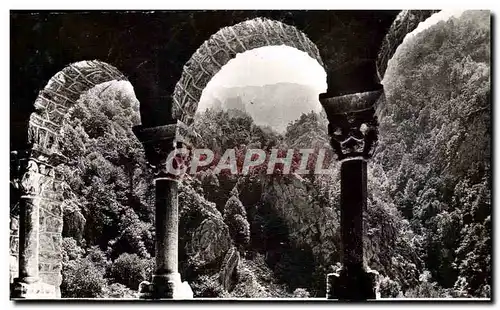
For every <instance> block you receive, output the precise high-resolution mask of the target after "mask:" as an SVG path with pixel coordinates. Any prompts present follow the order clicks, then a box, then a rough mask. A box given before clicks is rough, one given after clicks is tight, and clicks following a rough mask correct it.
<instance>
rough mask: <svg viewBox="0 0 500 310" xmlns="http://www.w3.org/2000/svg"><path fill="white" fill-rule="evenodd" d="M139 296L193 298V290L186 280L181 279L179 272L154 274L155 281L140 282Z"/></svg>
mask: <svg viewBox="0 0 500 310" xmlns="http://www.w3.org/2000/svg"><path fill="white" fill-rule="evenodd" d="M139 298H141V299H192V298H193V291H192V290H191V287H190V286H189V284H188V283H187V282H186V281H184V282H182V281H181V275H180V274H179V273H172V274H167V275H154V276H153V283H150V282H148V281H144V282H142V283H141V284H139Z"/></svg>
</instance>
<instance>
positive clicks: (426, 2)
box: [0, 0, 500, 309]
mask: <svg viewBox="0 0 500 310" xmlns="http://www.w3.org/2000/svg"><path fill="white" fill-rule="evenodd" d="M498 3H500V1H487V0H474V1H465V0H454V1H450V0H446V1H443V0H441V1H437V0H419V1H415V2H405V1H401V0H398V1H395V0H391V1H387V0H378V1H353V0H349V1H318V0H307V1H292V0H288V1H270V0H252V1H245V2H243V1H238V0H233V1H227V0H225V1H224V0H223V1H221V0H210V1H207V0H205V1H203V0H200V1H192V0H182V1H178V2H172V1H165V2H163V4H159V3H158V1H151V0H140V1H137V0H136V1H125V0H122V1H102V0H86V1H85V2H82V3H75V2H73V1H68V0H64V1H61V0H60V1H54V0H45V1H43V0H39V1H20V0H18V1H2V2H1V3H0V6H2V8H4V6H5V10H2V12H3V14H2V15H1V18H2V23H1V25H2V29H1V32H0V33H1V38H2V42H3V43H4V45H3V48H2V49H1V51H2V59H3V60H4V64H5V66H4V67H3V68H4V70H3V75H2V83H0V85H1V87H2V89H1V94H2V96H4V100H3V105H2V108H4V109H5V110H4V111H2V112H3V113H0V115H1V117H3V118H4V119H3V121H2V122H0V125H1V126H2V127H3V128H2V129H3V130H1V133H2V135H1V138H2V146H3V147H4V149H2V151H1V152H0V163H1V164H0V169H1V175H2V176H3V177H4V182H2V183H1V184H2V185H3V187H1V188H2V195H1V197H2V199H4V204H3V205H4V208H5V216H4V217H3V219H4V223H5V224H4V225H5V230H6V231H7V227H8V226H9V216H8V215H7V212H8V211H7V209H8V208H7V206H8V197H9V188H8V187H7V186H8V182H7V175H8V172H9V166H7V165H8V164H7V163H8V160H9V153H8V151H9V128H10V125H9V124H10V119H9V111H8V110H9V108H8V107H9V106H10V98H9V70H8V69H7V68H9V63H10V58H9V57H10V56H9V48H8V47H9V12H8V10H11V9H65V10H66V9H85V10H91V9H98V10H99V9H100V10H114V9H125V10H134V9H135V10H137V9H146V10H149V9H156V10H159V9H377V10H381V9H462V8H466V9H490V10H492V13H493V14H494V15H496V14H498V13H499V12H500V10H498V9H497V6H498ZM497 23H498V20H496V19H495V23H494V24H493V26H494V28H497V27H496V26H497ZM492 33H493V34H494V37H493V42H498V39H499V38H498V31H496V29H494V30H493V29H492ZM494 45H496V43H495V44H494ZM492 57H493V59H494V60H495V61H497V59H498V47H497V48H496V49H495V53H494V54H493V55H492ZM492 69H495V68H492ZM495 71H496V70H495ZM492 72H493V71H492ZM494 81H495V83H494V85H492V86H493V87H494V88H497V86H498V79H496V78H495V79H494ZM495 93H496V91H494V94H495ZM495 99H496V98H494V97H493V98H492V100H493V103H496V100H495ZM499 111H500V109H499V108H494V119H495V120H499V119H500V115H499V114H500V112H499ZM496 128H497V126H496V125H494V128H493V129H494V134H493V137H494V145H499V143H500V141H499V139H500V135H499V134H498V133H497V132H496ZM494 154H495V155H496V154H497V153H496V150H494ZM495 159H497V158H494V160H495ZM497 166H498V161H495V165H494V176H495V182H494V191H493V192H494V193H497V195H498V193H500V185H499V184H500V183H499V181H498V179H497V178H496V177H498V174H497V172H498V168H497ZM497 195H494V196H495V197H494V202H495V205H494V206H493V208H495V206H496V205H497V204H496V202H497V201H498V197H497ZM497 212H498V211H496V210H495V211H493V215H494V222H496V217H497V216H496V214H497ZM497 231H498V230H497V229H494V242H495V244H494V248H498V247H499V242H500V241H499V239H500V238H497V233H496V232H497ZM0 240H1V243H2V244H0V248H3V249H7V246H8V245H7V244H6V243H8V239H7V238H6V236H4V237H3V238H0ZM7 257H8V256H7ZM494 258H495V267H494V274H495V277H494V281H493V284H494V285H493V289H494V296H495V297H496V298H498V297H499V296H500V295H499V284H498V278H497V277H496V275H497V273H498V272H497V271H498V269H499V268H500V267H499V265H498V264H496V263H497V259H496V258H497V255H496V253H495V254H494ZM1 265H2V266H3V267H2V268H0V270H1V272H2V273H3V275H0V279H2V281H0V283H1V284H0V285H1V286H2V290H1V291H2V293H3V294H4V295H3V297H4V298H3V299H2V301H3V305H4V306H7V307H8V308H10V307H13V306H14V303H12V302H11V301H9V287H8V283H7V276H8V269H7V265H8V264H7V262H5V261H3V262H2V264H1ZM294 300H296V299H294ZM406 301H407V300H406ZM5 304H6V305H5ZM73 305H74V306H77V307H78V306H79V307H82V306H83V307H87V306H88V307H92V308H98V309H99V308H101V307H105V308H109V307H116V306H118V307H123V306H124V305H123V304H120V303H118V304H116V305H114V304H109V303H106V304H99V305H97V304H83V305H77V304H70V306H73ZM144 305H146V304H144V303H140V304H137V308H139V307H143V306H144ZM207 305H208V306H215V307H227V306H229V307H234V306H238V307H246V306H249V305H248V304H233V303H228V304H203V305H202V306H204V307H206V306H207ZM272 305H273V306H278V305H279V306H281V307H289V306H302V305H301V304H300V303H295V304H272ZM311 305H313V304H312V303H308V304H307V305H305V306H306V307H307V306H311ZM321 305H322V306H327V307H335V308H343V307H345V306H347V305H345V304H336V303H332V304H329V303H328V304H327V303H321ZM369 305H373V303H372V304H369ZM386 305H387V306H390V305H389V304H387V303H384V304H383V306H384V307H385V306H386ZM395 305H396V306H398V307H400V306H402V305H403V306H405V307H406V306H409V307H413V306H419V305H421V304H400V303H395ZM445 305H446V306H448V307H457V306H465V307H468V308H470V307H474V305H473V304H470V303H467V304H462V305H459V304H455V303H450V304H446V303H440V304H437V305H432V304H427V305H425V307H426V308H429V309H431V308H434V307H439V306H445ZM16 306H17V307H23V308H33V309H36V308H38V307H48V308H53V307H61V306H62V307H68V305H67V304H66V305H65V304H62V303H57V304H44V305H40V304H23V305H16ZM127 306H131V307H132V308H136V305H135V304H131V305H127ZM147 306H150V305H149V304H148V305H147ZM151 306H156V307H174V308H177V307H179V305H178V304H158V303H152V304H151ZM183 306H184V307H192V308H198V307H199V306H200V304H187V305H183ZM250 306H251V307H259V308H263V307H265V306H264V305H263V304H251V305H250ZM352 306H354V307H356V308H358V307H362V305H359V304H357V305H352Z"/></svg>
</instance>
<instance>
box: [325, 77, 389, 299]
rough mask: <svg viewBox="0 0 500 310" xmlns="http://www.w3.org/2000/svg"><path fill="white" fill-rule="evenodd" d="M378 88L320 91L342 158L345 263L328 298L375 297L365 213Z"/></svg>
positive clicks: (330, 278) (332, 279)
mask: <svg viewBox="0 0 500 310" xmlns="http://www.w3.org/2000/svg"><path fill="white" fill-rule="evenodd" d="M382 93H383V89H382V86H381V85H379V87H378V89H375V90H372V91H368V92H363V93H356V94H348V95H343V96H336V97H331V96H328V95H327V94H321V95H320V102H321V104H322V105H323V107H324V109H325V111H326V114H327V117H328V120H329V125H328V133H329V135H330V138H331V139H330V142H331V145H332V147H333V149H334V151H335V153H336V154H337V157H338V160H339V161H340V162H341V172H340V174H341V176H340V180H341V196H340V209H341V211H340V214H341V221H340V226H341V228H340V229H341V235H342V247H343V248H342V269H341V270H340V272H339V273H333V274H329V275H328V276H327V298H328V299H341V300H367V299H375V296H376V292H375V288H376V283H375V281H376V276H377V273H376V272H375V271H371V270H370V271H368V268H367V267H366V266H365V263H364V258H363V213H364V211H365V210H366V204H367V180H366V169H367V161H368V159H369V158H370V157H371V155H372V154H373V151H374V148H375V145H376V142H377V135H378V129H377V126H378V122H377V117H376V115H375V110H376V104H377V101H378V99H379V97H380V95H381V94H382Z"/></svg>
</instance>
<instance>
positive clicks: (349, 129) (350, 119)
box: [319, 85, 384, 160]
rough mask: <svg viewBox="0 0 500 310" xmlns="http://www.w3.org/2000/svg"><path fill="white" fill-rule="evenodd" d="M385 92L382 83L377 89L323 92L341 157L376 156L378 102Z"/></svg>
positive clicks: (335, 146)
mask: <svg viewBox="0 0 500 310" xmlns="http://www.w3.org/2000/svg"><path fill="white" fill-rule="evenodd" d="M383 92H384V90H383V87H382V85H380V87H379V89H376V90H372V91H368V92H362V93H355V94H348V95H343V96H336V97H330V96H329V95H328V94H320V96H319V100H320V102H321V104H322V106H323V108H324V109H325V112H326V115H327V117H328V121H329V124H328V134H329V135H330V143H331V145H332V147H333V149H334V151H335V153H336V154H337V156H338V160H345V159H353V158H358V159H369V158H371V156H372V155H373V152H374V150H375V147H376V144H377V140H378V120H377V116H376V109H377V101H378V99H379V98H380V96H381V95H382V94H383Z"/></svg>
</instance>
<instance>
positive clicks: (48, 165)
mask: <svg viewBox="0 0 500 310" xmlns="http://www.w3.org/2000/svg"><path fill="white" fill-rule="evenodd" d="M65 161H66V158H65V157H64V156H62V155H60V154H57V153H52V154H46V153H45V152H42V151H40V150H38V149H35V148H26V149H23V150H16V151H13V152H11V173H12V174H11V179H12V180H17V182H16V186H17V188H18V189H19V190H20V191H21V193H22V195H28V196H39V195H41V194H42V192H43V190H44V189H48V188H52V189H53V187H54V186H57V185H58V184H59V183H60V182H59V181H60V180H61V177H60V176H59V175H58V173H57V171H56V167H57V166H58V165H59V164H61V163H63V162H65Z"/></svg>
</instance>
